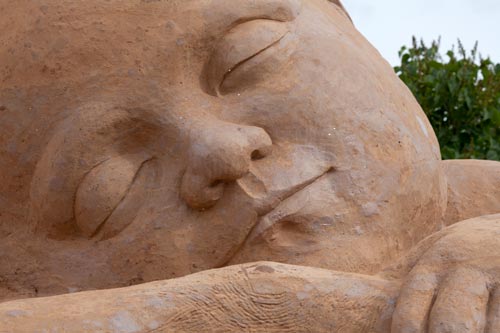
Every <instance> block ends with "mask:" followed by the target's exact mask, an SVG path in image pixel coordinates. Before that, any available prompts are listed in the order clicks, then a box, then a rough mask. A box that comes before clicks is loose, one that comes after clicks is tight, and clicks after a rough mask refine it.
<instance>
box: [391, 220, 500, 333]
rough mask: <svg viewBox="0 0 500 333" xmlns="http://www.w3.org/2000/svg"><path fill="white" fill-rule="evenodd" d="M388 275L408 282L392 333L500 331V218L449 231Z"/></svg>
mask: <svg viewBox="0 0 500 333" xmlns="http://www.w3.org/2000/svg"><path fill="white" fill-rule="evenodd" d="M384 273H385V276H386V277H388V276H390V277H392V278H396V279H399V278H405V277H406V278H405V280H404V283H403V285H402V288H401V294H400V296H399V299H398V301H397V306H396V310H395V312H394V317H393V323H392V332H395V333H398V332H427V331H429V332H445V333H446V332H450V333H451V332H488V333H489V332H500V214H497V215H490V216H483V217H479V218H475V219H471V220H467V221H463V222H460V223H457V224H454V225H452V226H450V227H447V228H445V229H443V230H442V231H440V232H438V233H437V234H434V235H432V236H430V237H428V238H426V239H425V240H423V241H422V242H421V243H420V244H419V245H418V246H417V247H416V248H415V249H414V250H413V251H412V252H411V253H410V254H409V255H408V256H407V257H406V258H404V260H402V261H401V262H400V263H399V264H397V265H394V266H393V267H392V268H391V269H388V270H387V271H385V272H384Z"/></svg>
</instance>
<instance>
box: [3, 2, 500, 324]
mask: <svg viewBox="0 0 500 333" xmlns="http://www.w3.org/2000/svg"><path fill="white" fill-rule="evenodd" d="M0 12H1V13H2V20H0V128H1V131H0V181H1V184H2V186H1V187H0V302H2V303H0V331H2V332H3V331H7V332H30V331H36V330H42V331H43V330H46V331H51V332H52V331H53V332H56V331H65V332H82V331H90V332H150V331H153V332H172V331H185V332H194V331H262V332H272V331H290V332H296V331H302V332H391V331H392V332H426V331H429V332H483V331H484V332H499V331H500V296H499V295H500V291H499V290H500V289H498V288H499V282H500V236H499V235H500V215H494V214H499V213H500V163H498V162H487V161H441V156H440V152H439V146H438V142H437V140H436V136H435V134H434V132H433V129H432V127H431V125H430V124H429V121H428V120H427V118H426V116H425V114H424V113H423V112H422V110H421V108H420V106H419V105H418V103H417V102H416V101H415V99H414V97H413V96H412V94H411V93H410V91H409V90H408V89H407V88H406V87H405V86H404V84H403V83H402V82H401V81H400V80H399V79H398V78H397V77H396V75H395V74H394V73H393V70H392V68H391V66H390V65H389V64H388V63H387V62H385V61H384V60H383V59H382V57H381V56H380V55H379V53H378V52H377V51H376V50H375V49H374V48H373V47H372V46H371V45H370V44H369V43H368V42H367V41H366V40H365V39H364V38H363V37H362V36H361V35H360V33H359V32H358V31H357V30H356V29H355V27H354V25H353V23H352V21H351V19H350V18H349V16H348V14H347V13H346V11H345V9H344V8H343V7H342V5H341V4H340V2H338V1H327V0H251V1H250V0H230V1H229V0H227V1H226V0H183V1H177V0H158V1H146V0H143V1H139V0H137V1H119V0H109V1H101V0H87V1H59V0H46V1H39V0H15V1H14V0H4V1H2V2H0ZM116 288H118V289H116Z"/></svg>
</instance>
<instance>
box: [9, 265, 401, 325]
mask: <svg viewBox="0 0 500 333" xmlns="http://www.w3.org/2000/svg"><path fill="white" fill-rule="evenodd" d="M398 290H399V285H398V284H397V283H394V282H389V281H386V280H382V279H379V278H374V277H368V276H363V275H356V274H345V273H337V272H332V271H328V270H324V269H316V268H309V267H299V266H290V265H284V264H277V263H268V262H259V263H253V264H244V265H237V266H231V267H226V268H221V269H216V270H210V271H204V272H201V273H197V274H193V275H189V276H186V277H183V278H179V279H173V280H167V281H161V282H153V283H147V284H143V285H138V286H133V287H127V288H121V289H112V290H103V291H89V292H82V293H77V294H67V295H62V296H54V297H47V298H39V299H27V300H18V301H12V302H7V303H3V304H0V331H2V332H3V331H7V332H10V331H22V332H31V331H42V330H47V331H51V332H52V331H54V332H55V331H58V332H59V331H64V332H82V331H91V332H110V331H112V332H213V331H218V332H221V331H224V332H234V331H252V332H257V331H258V332H275V331H280V332H343V333H345V332H388V330H389V327H390V322H391V316H392V312H393V309H394V304H395V299H396V297H397V293H398Z"/></svg>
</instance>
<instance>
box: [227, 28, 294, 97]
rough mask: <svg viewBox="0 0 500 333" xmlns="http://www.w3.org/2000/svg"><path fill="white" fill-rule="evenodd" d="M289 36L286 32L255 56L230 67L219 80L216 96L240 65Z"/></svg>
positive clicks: (254, 55)
mask: <svg viewBox="0 0 500 333" xmlns="http://www.w3.org/2000/svg"><path fill="white" fill-rule="evenodd" d="M288 34H289V32H288V31H287V32H286V33H285V34H284V35H283V36H281V37H280V38H279V39H278V40H276V41H275V42H273V43H271V44H269V45H268V46H266V47H265V48H263V49H262V50H260V51H258V52H256V53H255V54H253V55H251V56H249V57H248V58H245V59H243V60H241V61H240V62H238V63H237V64H236V65H234V66H233V67H231V68H230V69H228V70H227V71H226V72H225V73H224V75H223V76H222V79H221V80H220V83H219V84H218V85H217V95H218V96H219V97H220V87H221V86H222V84H223V83H224V81H225V80H226V78H227V77H228V75H229V74H231V73H232V72H233V71H234V70H236V69H237V68H238V67H240V66H241V65H243V64H244V63H245V62H247V61H249V60H251V59H253V58H255V57H256V56H258V55H259V54H261V53H263V52H265V51H266V50H268V49H270V48H271V47H273V46H275V45H276V44H278V43H279V42H281V40H282V39H283V38H285V37H286V36H287V35H288Z"/></svg>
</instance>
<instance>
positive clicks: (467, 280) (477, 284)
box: [429, 268, 489, 333]
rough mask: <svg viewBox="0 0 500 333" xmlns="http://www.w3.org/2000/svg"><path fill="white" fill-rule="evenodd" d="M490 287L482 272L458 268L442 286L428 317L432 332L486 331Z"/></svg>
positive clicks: (469, 332)
mask: <svg viewBox="0 0 500 333" xmlns="http://www.w3.org/2000/svg"><path fill="white" fill-rule="evenodd" d="M488 299H489V291H488V288H487V278H486V277H485V276H484V274H482V273H481V272H478V271H475V270H471V269H466V268H464V269H458V270H456V271H454V272H453V273H451V274H450V275H449V276H447V277H446V278H445V279H444V281H443V283H442V285H441V288H440V289H439V292H438V294H437V298H436V302H435V303H434V306H433V307H432V310H431V314H430V321H429V332H430V333H456V332H464V333H466V332H467V333H472V332H483V331H484V328H485V326H486V312H487V307H488Z"/></svg>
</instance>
